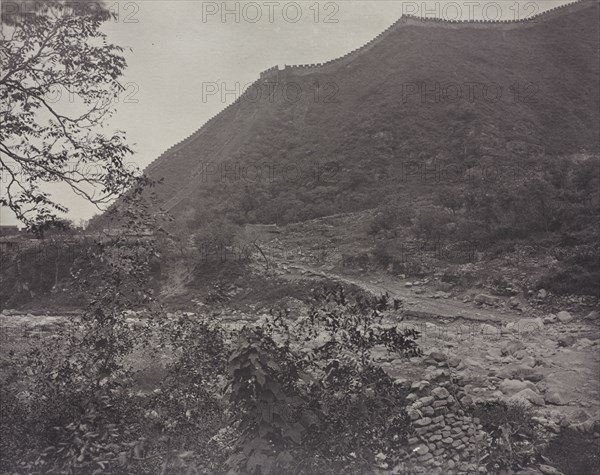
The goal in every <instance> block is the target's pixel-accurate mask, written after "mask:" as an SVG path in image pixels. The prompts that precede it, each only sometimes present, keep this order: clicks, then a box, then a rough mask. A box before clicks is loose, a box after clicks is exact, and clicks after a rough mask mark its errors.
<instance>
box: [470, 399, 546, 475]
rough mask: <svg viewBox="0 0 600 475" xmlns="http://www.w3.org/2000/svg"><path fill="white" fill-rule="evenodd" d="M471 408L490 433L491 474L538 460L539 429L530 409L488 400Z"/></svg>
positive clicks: (489, 466) (488, 460) (487, 464)
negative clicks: (535, 424)
mask: <svg viewBox="0 0 600 475" xmlns="http://www.w3.org/2000/svg"><path fill="white" fill-rule="evenodd" d="M471 411H472V415H473V416H474V417H478V418H479V419H480V420H481V424H482V425H483V429H484V430H485V431H486V432H488V434H490V436H491V442H490V445H489V451H490V455H489V458H488V459H487V460H486V467H487V469H488V471H489V473H499V472H501V471H503V470H504V471H506V470H519V469H521V468H524V467H527V466H529V465H531V464H532V463H534V462H535V461H536V458H537V455H538V453H537V449H536V442H537V441H536V434H537V432H536V430H535V427H534V423H533V421H532V419H531V418H532V416H533V412H532V410H531V409H529V408H527V407H525V406H524V405H521V404H518V403H505V402H500V401H487V402H484V403H479V404H476V405H475V406H473V407H472V408H471Z"/></svg>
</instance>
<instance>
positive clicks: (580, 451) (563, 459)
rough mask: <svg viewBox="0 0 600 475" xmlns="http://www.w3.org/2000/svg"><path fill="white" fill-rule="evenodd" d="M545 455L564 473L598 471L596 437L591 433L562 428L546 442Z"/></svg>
mask: <svg viewBox="0 0 600 475" xmlns="http://www.w3.org/2000/svg"><path fill="white" fill-rule="evenodd" d="M596 430H597V429H596ZM545 455H546V457H547V458H548V459H550V460H551V461H552V463H553V465H554V466H555V467H557V468H558V469H559V470H560V471H562V472H563V473H564V474H565V475H587V474H590V473H599V471H600V453H599V452H598V439H597V437H595V436H594V434H593V433H581V432H577V431H575V430H573V429H569V428H568V427H567V428H562V429H561V431H560V434H559V435H558V436H557V437H555V438H554V439H552V441H550V443H549V444H548V447H547V448H546V453H545Z"/></svg>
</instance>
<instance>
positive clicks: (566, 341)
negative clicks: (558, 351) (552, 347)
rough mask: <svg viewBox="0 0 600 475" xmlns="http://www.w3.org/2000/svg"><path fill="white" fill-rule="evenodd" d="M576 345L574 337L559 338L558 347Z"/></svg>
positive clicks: (564, 336) (562, 336)
mask: <svg viewBox="0 0 600 475" xmlns="http://www.w3.org/2000/svg"><path fill="white" fill-rule="evenodd" d="M574 343H575V337H574V336H573V335H561V336H560V337H559V338H558V346H563V347H568V346H572V345H573V344H574Z"/></svg>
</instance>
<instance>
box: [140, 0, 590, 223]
mask: <svg viewBox="0 0 600 475" xmlns="http://www.w3.org/2000/svg"><path fill="white" fill-rule="evenodd" d="M598 25H599V22H598V3H597V2H595V1H589V0H584V1H580V2H577V3H575V4H571V5H567V6H564V7H560V8H557V9H555V10H554V11H550V12H546V13H544V14H541V15H540V16H538V17H536V18H534V19H533V20H532V21H520V22H458V23H456V22H448V21H440V20H427V21H424V20H421V19H418V18H414V17H403V18H401V19H400V20H398V21H397V22H396V23H395V24H393V25H392V26H391V27H390V28H389V29H388V30H386V31H385V32H383V33H382V34H380V35H379V36H378V37H377V38H375V39H374V40H373V41H371V42H369V43H368V44H367V45H365V46H364V47H363V48H360V49H358V50H357V51H354V52H351V53H349V54H348V55H346V56H344V57H343V58H339V59H336V60H332V61H330V62H328V63H325V64H322V65H308V66H292V67H289V66H287V67H286V68H285V69H282V70H278V69H277V68H272V69H271V70H268V71H266V72H264V73H263V74H262V75H261V77H260V78H259V79H258V80H257V81H256V82H255V83H254V85H253V86H252V87H251V88H249V89H248V90H247V92H246V94H245V95H243V96H242V97H241V98H239V99H238V100H237V101H236V102H235V103H234V104H232V105H230V106H228V107H227V108H226V109H224V110H223V111H222V112H221V113H219V114H218V115H217V116H215V117H214V118H212V119H211V120H209V121H208V122H207V123H206V124H204V126H203V127H202V128H200V129H199V130H198V131H197V132H196V133H194V134H193V135H192V136H191V137H189V138H188V139H186V140H184V141H183V142H181V143H179V144H177V145H175V146H174V147H172V148H171V149H169V150H168V151H167V152H165V153H164V154H163V155H161V156H160V157H159V158H158V159H156V160H155V161H154V162H153V163H152V164H151V165H150V166H149V167H148V168H147V173H148V174H149V176H150V177H152V178H156V179H163V182H162V183H161V184H160V185H158V186H157V187H156V189H155V192H156V193H157V196H158V200H157V207H160V208H161V209H163V210H165V211H168V212H169V213H170V214H172V215H173V216H174V218H175V223H180V224H182V225H183V224H184V223H186V224H187V225H189V226H191V228H194V227H196V226H199V225H201V224H202V223H203V222H205V221H206V220H211V219H214V218H215V217H216V216H228V217H229V218H231V219H232V220H234V221H238V222H262V223H271V222H277V223H285V222H291V221H298V220H304V219H310V218H314V217H317V216H322V215H326V214H333V213H337V212H346V211H353V210H359V209H364V208H368V207H372V206H374V205H376V204H377V203H378V202H379V200H380V199H382V198H383V197H385V196H387V195H389V194H390V193H394V192H397V191H398V190H402V191H404V192H406V193H407V197H410V198H409V199H412V200H417V199H418V198H419V197H420V196H422V195H426V194H427V193H428V192H429V190H430V189H431V187H428V186H423V180H424V179H425V178H427V180H429V181H435V179H436V178H435V177H434V175H435V173H438V177H439V170H440V167H442V168H441V169H444V170H458V168H457V167H459V166H466V167H472V166H473V165H475V166H476V167H482V166H483V165H484V164H487V165H495V166H497V165H498V164H502V165H503V166H507V167H525V168H526V167H527V166H528V164H529V163H533V161H534V160H538V161H536V163H539V157H544V159H545V160H551V159H552V157H555V156H561V155H571V154H577V153H597V152H598V146H599V143H598V130H599V125H600V120H599V111H600V100H599V90H598V89H599V88H598V85H599V63H598V57H599V56H598V53H599V51H598V35H599V31H598V29H599V28H598ZM317 90H318V94H316V91H317ZM500 92H501V94H500ZM422 93H424V95H422ZM257 96H260V97H258V98H257ZM420 166H421V167H427V168H425V169H426V170H429V172H428V173H429V177H428V176H425V177H423V175H420V173H421V172H422V170H423V169H422V168H421V169H420V168H419V167H420ZM436 167H437V168H436ZM258 169H260V170H261V174H260V176H258V175H257V173H258V172H257V171H258ZM435 170H438V172H435Z"/></svg>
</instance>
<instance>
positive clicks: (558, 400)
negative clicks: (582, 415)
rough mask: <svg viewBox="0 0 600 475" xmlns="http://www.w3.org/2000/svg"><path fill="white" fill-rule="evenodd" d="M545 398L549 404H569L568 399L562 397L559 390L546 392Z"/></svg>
mask: <svg viewBox="0 0 600 475" xmlns="http://www.w3.org/2000/svg"><path fill="white" fill-rule="evenodd" d="M544 399H545V401H546V402H547V403H548V404H552V405H554V406H566V405H567V401H566V400H565V399H564V398H563V397H562V395H561V394H560V393H557V392H551V393H546V395H545V396H544Z"/></svg>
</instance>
